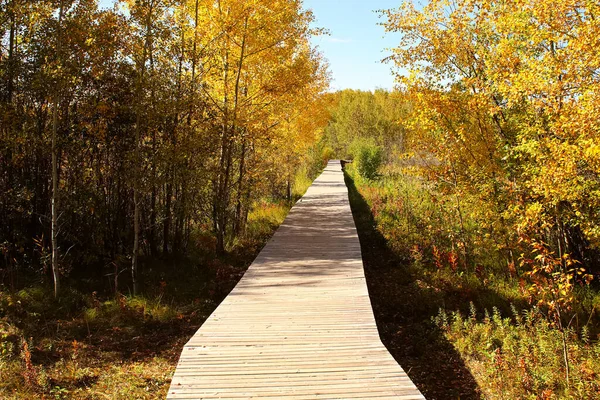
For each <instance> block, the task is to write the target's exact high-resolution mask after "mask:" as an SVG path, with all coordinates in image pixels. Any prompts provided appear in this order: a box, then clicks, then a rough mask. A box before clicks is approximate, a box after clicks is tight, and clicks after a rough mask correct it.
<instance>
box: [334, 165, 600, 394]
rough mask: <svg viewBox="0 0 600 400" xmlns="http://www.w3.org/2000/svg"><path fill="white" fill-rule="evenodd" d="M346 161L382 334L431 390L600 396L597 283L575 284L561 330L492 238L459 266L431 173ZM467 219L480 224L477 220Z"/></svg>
mask: <svg viewBox="0 0 600 400" xmlns="http://www.w3.org/2000/svg"><path fill="white" fill-rule="evenodd" d="M346 170H347V172H348V174H347V184H348V186H349V188H350V200H351V205H352V208H353V213H354V215H355V221H356V223H357V228H358V232H359V236H360V238H361V245H362V248H363V258H364V261H365V271H366V276H367V282H368V284H369V291H370V294H371V297H372V302H373V306H374V311H375V316H376V319H377V323H378V326H379V329H380V333H381V335H382V339H383V341H384V343H385V344H386V346H387V347H388V349H390V351H391V352H392V354H393V355H394V356H395V357H396V359H397V360H398V361H399V362H400V364H401V365H402V366H403V367H404V369H405V370H407V372H408V373H409V376H410V377H411V378H412V379H413V381H414V382H415V384H417V386H418V387H419V389H421V391H422V392H423V393H424V394H425V396H426V397H427V398H428V399H446V398H460V399H468V398H474V399H475V398H482V397H483V398H486V399H487V398H489V399H506V398H511V399H537V398H540V399H563V398H564V399H592V398H600V358H599V357H598V356H599V355H600V343H599V342H598V337H597V333H598V320H597V316H596V314H595V310H596V309H598V301H599V299H600V296H599V295H598V292H597V290H596V289H594V288H593V287H584V288H580V289H578V290H577V291H576V296H577V302H576V303H577V306H576V309H575V310H574V318H575V319H574V320H573V323H572V324H571V326H570V327H569V328H567V329H565V330H564V331H561V330H560V329H558V328H557V326H555V325H553V324H552V323H551V321H549V320H548V319H547V317H546V316H545V313H544V310H542V309H538V308H536V307H534V306H532V305H531V304H530V303H529V301H528V300H529V298H528V297H529V296H528V292H527V290H526V286H525V285H526V283H525V282H523V280H519V279H515V278H512V277H511V276H510V275H509V274H506V273H504V272H503V269H506V264H504V265H502V263H501V262H499V261H498V259H497V255H495V254H494V253H493V251H490V252H486V249H487V246H490V247H491V245H490V243H492V242H493V240H494V238H481V239H480V241H479V242H477V245H478V246H479V247H478V248H473V249H471V254H472V256H473V257H475V260H476V261H475V263H474V264H475V265H481V267H478V268H473V267H470V266H469V265H464V264H460V263H459V262H458V261H456V260H454V265H453V259H452V258H450V257H449V255H451V251H452V248H451V247H450V246H451V242H452V241H451V239H452V235H451V233H452V232H456V226H455V224H456V223H455V222H453V221H451V220H449V218H448V216H447V215H444V214H442V213H440V211H439V210H440V208H441V207H440V205H439V204H436V203H435V201H436V199H432V197H431V192H429V191H427V190H425V189H426V188H424V185H425V184H424V183H423V182H421V181H419V180H417V179H415V178H411V177H404V176H401V175H393V174H391V173H388V174H386V175H384V176H382V177H380V178H379V179H376V180H371V181H368V180H364V179H361V178H360V177H358V176H357V174H356V173H355V172H354V171H353V170H352V168H351V167H350V168H346ZM463 206H464V207H468V204H463ZM465 226H466V229H467V230H471V231H472V232H476V229H477V226H476V223H475V221H468V220H467V221H465ZM444 241H446V243H445V242H444ZM433 245H437V246H439V247H436V248H437V253H436V250H435V248H434V249H432V247H433ZM444 250H445V252H444ZM457 251H458V249H457ZM563 333H564V334H563ZM563 338H564V340H565V342H564V344H565V346H564V347H563ZM564 348H566V350H567V351H566V353H567V354H566V357H567V360H568V364H567V363H565V361H564V360H565V352H564ZM567 365H568V366H569V380H568V381H567V379H566V373H567V367H566V366H567Z"/></svg>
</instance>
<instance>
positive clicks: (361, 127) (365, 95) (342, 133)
mask: <svg viewBox="0 0 600 400" xmlns="http://www.w3.org/2000/svg"><path fill="white" fill-rule="evenodd" d="M330 101H331V120H330V122H329V124H328V125H327V128H326V129H325V135H326V138H327V141H328V143H329V144H330V145H331V146H332V147H333V150H334V152H335V153H336V154H337V156H338V157H340V158H348V157H351V156H356V154H351V153H355V152H356V151H355V150H357V149H355V150H353V148H354V147H357V145H358V142H365V141H368V142H371V144H376V145H378V146H382V147H385V148H387V150H388V151H389V152H390V153H393V152H401V151H403V145H404V126H403V120H404V116H405V115H407V111H408V108H407V106H408V103H406V102H405V101H404V98H403V97H402V96H400V95H399V94H398V93H396V92H389V91H387V90H383V89H378V90H375V91H374V92H369V91H360V90H351V89H347V90H342V91H339V92H336V93H334V94H331V95H330ZM358 147H360V146H358Z"/></svg>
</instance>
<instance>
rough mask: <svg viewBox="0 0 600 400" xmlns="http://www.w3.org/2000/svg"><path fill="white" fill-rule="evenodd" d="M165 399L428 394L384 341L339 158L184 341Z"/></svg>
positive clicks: (413, 396)
mask: <svg viewBox="0 0 600 400" xmlns="http://www.w3.org/2000/svg"><path fill="white" fill-rule="evenodd" d="M167 398H168V399H257V398H270V399H274V398H285V399H297V400H299V399H405V400H413V399H415V400H416V399H423V398H424V397H423V396H422V395H421V393H420V392H419V391H418V390H417V388H416V387H415V386H414V384H413V383H412V381H411V380H410V379H409V378H408V376H407V375H406V374H405V373H404V371H403V370H402V368H401V367H400V365H398V363H397V362H396V361H395V360H394V359H393V357H392V356H391V355H390V354H389V352H388V351H387V349H385V347H384V346H383V344H382V343H381V340H380V339H379V333H378V331H377V326H376V324H375V319H374V317H373V310H372V308H371V302H370V299H369V293H368V290H367V285H366V282H365V276H364V271H363V265H362V256H361V251H360V243H359V241H358V236H357V233H356V227H355V226H354V220H353V218H352V213H351V211H350V204H349V202H348V192H347V189H346V186H345V184H344V178H343V173H342V171H341V166H340V163H339V161H330V162H329V163H328V165H327V168H326V169H325V171H324V172H323V173H322V174H321V175H320V176H319V178H317V179H316V180H315V182H314V183H313V185H312V186H311V187H310V188H309V190H308V191H307V193H306V195H305V196H304V197H303V198H302V199H301V200H300V201H299V202H298V203H297V204H296V205H295V206H294V207H293V208H292V210H290V213H289V214H288V216H287V218H286V219H285V221H284V223H283V224H282V225H281V226H280V228H279V229H278V230H277V232H276V233H275V235H274V236H273V238H272V239H271V240H270V241H269V243H268V244H267V245H266V246H265V248H264V249H263V250H262V251H261V253H260V254H259V255H258V257H257V258H256V260H255V261H254V263H252V265H251V266H250V268H249V269H248V271H247V272H246V274H245V275H244V277H243V278H242V279H241V281H240V282H239V283H238V285H237V286H236V287H235V288H234V289H233V291H232V292H231V293H230V294H229V296H227V298H226V299H225V300H224V301H223V302H222V303H221V304H220V305H219V307H218V308H217V309H216V310H215V311H214V312H213V314H212V315H211V316H210V317H209V318H208V319H207V320H206V322H205V323H204V325H203V326H202V327H201V328H200V329H199V330H198V332H196V334H195V335H194V336H193V337H192V338H191V339H190V340H189V342H188V343H187V344H186V345H185V346H184V348H183V351H182V353H181V357H180V359H179V362H178V364H177V369H176V371H175V375H174V376H173V379H172V382H171V387H170V389H169V392H168V395H167Z"/></svg>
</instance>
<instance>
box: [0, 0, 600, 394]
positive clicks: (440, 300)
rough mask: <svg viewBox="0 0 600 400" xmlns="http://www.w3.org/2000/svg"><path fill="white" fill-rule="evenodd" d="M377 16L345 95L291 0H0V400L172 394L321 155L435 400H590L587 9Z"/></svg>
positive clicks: (595, 306) (546, 6) (596, 331)
mask: <svg viewBox="0 0 600 400" xmlns="http://www.w3.org/2000/svg"><path fill="white" fill-rule="evenodd" d="M379 15H380V19H381V23H382V25H383V27H384V28H385V30H386V31H387V32H390V33H400V34H401V35H400V36H399V37H400V42H399V43H398V44H397V46H396V47H395V48H394V49H392V54H391V55H390V56H389V57H388V58H387V59H386V60H384V62H387V63H388V64H389V65H390V66H391V68H392V71H393V73H394V75H395V79H396V86H395V88H394V89H393V90H387V89H377V90H374V91H361V90H352V89H344V90H339V91H335V92H334V91H332V90H331V88H330V73H329V71H328V65H327V60H326V59H325V57H324V55H323V54H321V53H320V52H319V49H318V48H316V47H315V46H314V45H313V44H312V42H311V38H314V37H317V36H320V35H327V31H326V29H323V28H318V27H315V17H314V15H313V14H312V12H311V11H310V10H306V9H304V8H303V4H302V2H301V1H298V0H281V1H268V0H252V1H242V0H217V1H212V0H211V1H209V0H120V1H117V2H116V4H115V5H114V6H113V7H111V8H102V7H100V6H99V4H98V1H97V0H0V35H1V37H2V42H1V47H0V253H1V257H0V397H2V398H11V399H12V398H15V399H29V398H77V399H79V398H81V399H84V398H85V399H88V398H94V399H95V398H140V399H142V398H147V399H153V398H158V397H161V396H163V397H164V394H165V393H166V390H167V388H168V385H169V382H170V376H171V374H172V373H173V370H174V367H175V364H176V362H177V358H178V356H179V352H180V349H181V346H183V343H185V342H186V341H187V339H189V337H190V336H191V335H192V334H193V333H194V332H195V330H196V329H197V328H198V327H199V326H200V325H201V324H202V322H203V321H204V320H205V319H206V318H207V317H208V315H210V313H211V312H212V311H213V310H214V309H215V308H216V307H217V306H218V304H219V303H220V302H221V301H222V300H223V299H224V298H225V296H227V294H228V293H229V291H230V290H231V289H232V288H233V287H234V286H235V284H236V282H237V281H238V280H239V279H240V277H241V276H242V275H243V273H244V271H245V269H246V268H247V267H248V265H250V263H251V262H252V261H253V259H254V258H255V257H256V255H257V254H258V252H259V251H260V249H261V248H262V246H264V244H265V243H266V242H267V241H268V240H269V238H270V237H271V235H272V234H273V232H274V231H275V230H276V229H277V227H278V226H279V225H280V224H281V223H282V221H283V220H284V218H285V216H286V214H287V212H288V210H289V209H290V208H291V207H292V206H293V204H294V202H295V201H297V200H298V199H299V198H300V197H301V196H302V194H303V193H304V191H305V190H306V189H307V188H308V187H309V186H310V184H311V182H312V180H313V179H314V178H315V177H316V176H318V175H319V173H320V171H321V170H322V168H323V167H324V165H325V163H326V161H327V160H329V159H341V160H346V161H347V162H346V163H345V168H344V170H345V174H346V183H347V186H348V188H349V197H350V203H351V206H352V211H353V213H354V218H355V221H356V225H357V228H358V234H359V236H360V239H361V244H362V245H363V253H364V254H363V257H364V262H365V272H366V277H367V282H368V284H369V294H370V296H371V298H372V303H373V306H374V312H375V317H376V319H377V324H378V327H379V330H380V334H381V337H382V340H383V342H384V344H386V345H387V347H388V348H397V349H396V350H393V351H392V350H390V351H392V353H393V355H394V356H395V357H396V358H397V359H398V360H399V362H400V364H402V366H403V368H404V369H405V370H406V371H407V372H408V374H409V376H410V378H411V379H412V380H413V381H414V382H415V384H416V385H417V387H418V388H419V390H421V392H422V393H423V394H424V395H425V396H426V397H427V398H432V399H436V398H439V399H445V398H448V399H450V398H452V399H456V398H461V399H470V398H477V399H478V398H485V399H506V398H511V399H563V398H564V399H594V398H599V397H600V361H599V360H600V342H599V340H598V339H599V338H600V316H599V314H598V312H599V309H600V292H599V289H600V287H599V286H598V285H599V283H598V281H600V219H599V214H598V213H599V210H600V119H598V115H600V52H598V48H600V20H599V19H598V18H599V15H600V5H599V4H598V3H597V2H594V1H579V0H566V1H562V2H559V3H557V2H550V1H547V0H518V1H504V2H488V1H484V0H451V1H447V0H430V1H428V2H427V3H426V4H425V5H418V6H417V5H415V4H413V3H411V2H403V3H402V4H401V5H400V2H399V7H398V8H395V9H389V10H380V11H379ZM366 244H368V245H366ZM400 347H403V348H402V349H400ZM394 351H396V352H397V353H394ZM440 360H441V361H443V362H440Z"/></svg>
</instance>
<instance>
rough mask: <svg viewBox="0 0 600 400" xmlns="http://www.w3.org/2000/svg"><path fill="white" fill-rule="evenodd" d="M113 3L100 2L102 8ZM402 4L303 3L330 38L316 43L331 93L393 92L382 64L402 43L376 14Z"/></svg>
mask: <svg viewBox="0 0 600 400" xmlns="http://www.w3.org/2000/svg"><path fill="white" fill-rule="evenodd" d="M112 2H113V0H100V5H101V6H108V5H110V4H112ZM401 2H402V0H304V5H305V8H309V9H312V10H313V12H314V14H315V17H316V19H317V20H316V23H315V26H318V27H321V28H326V29H328V30H329V32H330V36H322V37H317V38H314V39H313V43H314V44H315V45H316V46H318V47H319V49H320V50H321V52H322V53H323V54H324V56H325V58H326V59H327V60H328V61H329V65H330V70H331V75H332V78H333V81H332V83H331V86H332V90H338V89H346V88H350V89H362V90H374V89H376V88H385V89H391V88H392V87H393V86H394V78H393V76H392V74H391V72H390V68H391V66H390V65H389V64H382V63H381V62H380V61H381V60H382V59H383V58H385V57H386V56H388V55H389V54H390V52H389V51H386V50H385V49H386V48H390V47H394V46H396V45H397V43H398V42H399V38H398V35H397V34H389V33H388V34H385V32H384V30H383V27H382V26H379V25H378V23H379V22H381V21H382V20H381V19H379V18H378V15H377V13H376V12H375V10H378V9H386V8H395V7H398V6H400V4H401Z"/></svg>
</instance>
